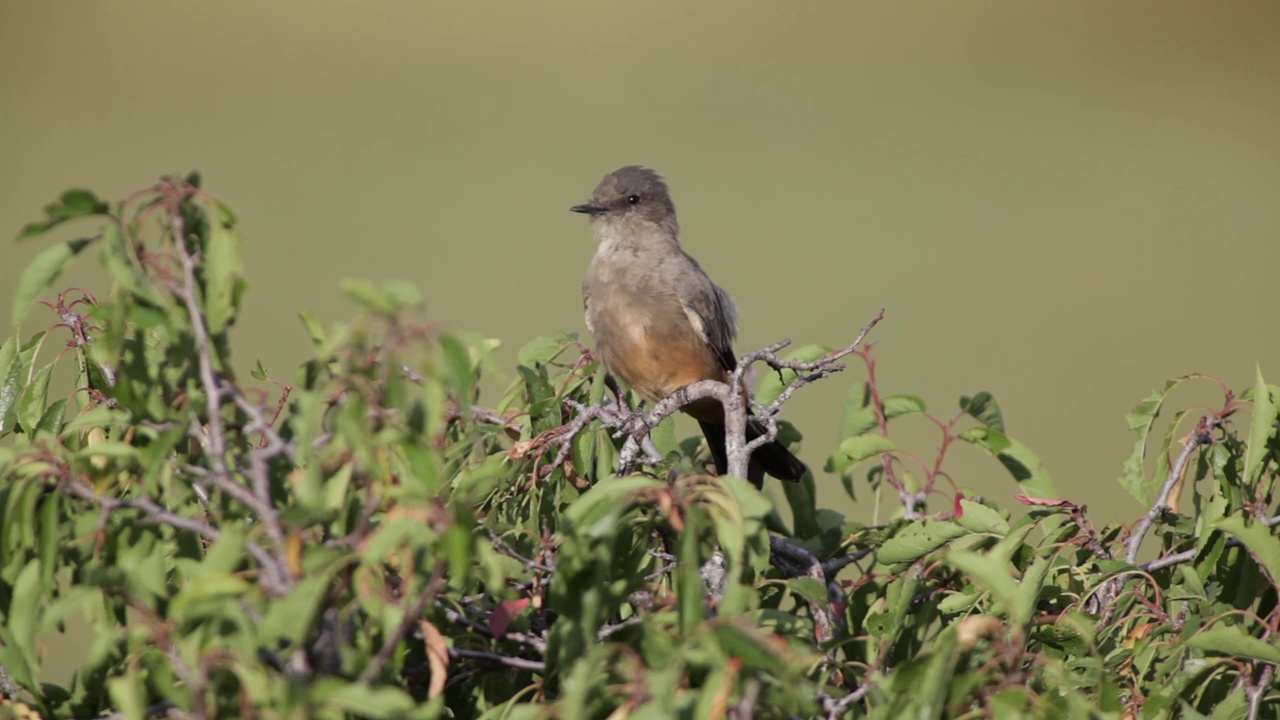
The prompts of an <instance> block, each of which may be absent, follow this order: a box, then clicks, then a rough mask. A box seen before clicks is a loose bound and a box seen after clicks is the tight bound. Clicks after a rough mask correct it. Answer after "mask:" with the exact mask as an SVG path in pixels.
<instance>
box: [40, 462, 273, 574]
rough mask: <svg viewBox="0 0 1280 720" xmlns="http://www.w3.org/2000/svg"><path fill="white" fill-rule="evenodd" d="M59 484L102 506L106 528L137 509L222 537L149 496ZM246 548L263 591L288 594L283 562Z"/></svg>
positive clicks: (153, 521) (157, 521) (150, 519)
mask: <svg viewBox="0 0 1280 720" xmlns="http://www.w3.org/2000/svg"><path fill="white" fill-rule="evenodd" d="M58 486H59V487H60V488H62V490H63V492H65V493H67V494H68V495H71V496H72V497H76V498H80V499H81V500H87V501H89V502H92V503H94V504H96V505H98V506H99V507H101V508H102V511H103V513H104V517H103V522H102V526H103V527H105V525H106V519H107V517H109V516H110V515H111V514H112V513H115V512H118V511H120V510H137V511H139V512H141V513H142V514H143V518H142V520H141V522H142V523H143V524H145V525H168V526H169V527H171V528H173V529H175V530H182V531H185V532H189V533H193V534H195V535H198V536H200V537H201V538H204V539H205V540H208V541H209V542H211V543H212V542H216V541H217V540H218V538H219V537H220V533H219V532H218V530H217V528H215V527H213V526H212V525H210V524H209V523H206V522H203V521H201V520H197V519H195V518H190V517H187V516H185V515H179V514H177V513H175V512H172V511H170V510H167V509H165V508H164V507H162V506H161V505H160V504H159V503H157V502H156V501H155V500H152V499H151V498H148V497H139V498H132V499H124V498H109V497H101V496H99V495H95V494H94V493H93V490H91V489H90V488H89V487H88V486H87V485H85V484H82V483H80V482H77V481H75V480H70V479H68V480H64V481H63V482H61V483H59V484H58ZM245 549H246V551H247V552H248V553H249V555H250V556H252V557H253V559H254V560H255V561H256V562H257V563H258V566H259V567H260V568H261V569H262V574H261V580H260V582H261V584H262V587H263V590H264V591H266V592H267V594H269V595H276V596H279V595H284V594H285V593H287V592H288V591H289V588H290V587H292V584H293V583H292V580H291V579H290V577H289V574H288V572H286V571H285V569H284V566H283V565H282V564H281V563H280V561H279V560H278V559H277V558H276V557H275V556H274V555H272V554H271V553H269V552H267V550H266V548H264V547H262V546H261V545H259V544H257V543H255V542H252V541H249V542H247V543H246V544H245Z"/></svg>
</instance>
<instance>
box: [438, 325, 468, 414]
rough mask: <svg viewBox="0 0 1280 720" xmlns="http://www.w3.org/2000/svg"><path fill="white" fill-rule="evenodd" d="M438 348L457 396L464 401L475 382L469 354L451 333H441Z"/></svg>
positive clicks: (464, 346)
mask: <svg viewBox="0 0 1280 720" xmlns="http://www.w3.org/2000/svg"><path fill="white" fill-rule="evenodd" d="M440 350H441V354H442V355H443V356H444V361H445V366H446V367H447V368H448V369H449V375H450V378H451V379H452V380H453V384H454V387H455V388H456V389H457V392H458V396H459V397H460V398H462V399H463V401H464V402H465V401H467V400H468V399H470V397H471V387H472V386H473V385H474V384H475V381H476V378H475V373H474V372H473V371H472V369H471V355H470V354H469V353H468V352H467V347H466V345H463V344H462V342H461V341H460V340H458V338H456V337H454V336H453V335H449V334H447V333H442V334H441V335H440Z"/></svg>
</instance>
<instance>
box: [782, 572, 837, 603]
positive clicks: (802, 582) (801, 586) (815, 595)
mask: <svg viewBox="0 0 1280 720" xmlns="http://www.w3.org/2000/svg"><path fill="white" fill-rule="evenodd" d="M786 585H787V589H788V590H790V591H791V592H793V593H795V594H796V595H799V596H800V597H802V598H804V599H805V600H808V601H809V602H811V603H816V604H818V605H824V606H825V605H827V604H828V603H830V602H831V598H830V597H828V596H827V589H826V588H825V587H823V586H822V583H820V582H818V581H817V579H815V578H811V577H799V578H791V579H790V580H787V581H786Z"/></svg>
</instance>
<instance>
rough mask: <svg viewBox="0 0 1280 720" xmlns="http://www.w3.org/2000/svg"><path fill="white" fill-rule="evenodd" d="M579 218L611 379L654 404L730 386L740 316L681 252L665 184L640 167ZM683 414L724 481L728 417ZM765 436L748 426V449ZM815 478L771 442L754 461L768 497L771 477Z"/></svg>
mask: <svg viewBox="0 0 1280 720" xmlns="http://www.w3.org/2000/svg"><path fill="white" fill-rule="evenodd" d="M570 210H572V211H573V212H576V213H583V214H585V215H588V216H589V217H590V219H591V226H592V230H593V232H594V234H595V237H596V240H597V246H596V253H595V256H594V257H592V259H591V263H590V265H589V266H588V267H587V274H586V279H585V280H584V281H583V283H582V304H583V311H584V315H585V318H586V324H587V329H588V330H590V331H591V334H592V335H593V336H594V338H595V341H596V352H597V355H598V357H599V359H600V361H601V362H602V364H603V365H604V368H605V370H606V371H608V373H609V374H611V375H613V376H614V377H617V378H620V379H621V380H623V381H625V382H626V383H627V384H628V385H629V386H631V388H632V389H634V390H635V391H636V392H637V393H639V394H640V396H641V397H643V398H644V399H645V400H647V401H649V402H651V403H656V402H658V401H660V400H662V399H663V398H665V397H667V396H668V395H670V394H672V393H674V392H675V391H676V390H679V389H680V388H682V387H684V386H687V385H691V384H693V383H696V382H699V381H701V380H718V381H720V382H729V380H730V374H731V373H732V372H733V370H734V368H735V367H736V366H737V356H736V355H734V352H733V341H734V340H735V338H736V336H737V331H738V311H737V308H736V307H735V306H734V303H733V298H731V297H730V296H729V293H728V292H726V291H725V290H724V288H722V287H720V286H719V285H716V284H715V283H714V282H712V280H711V278H710V277H709V276H708V275H707V273H706V271H705V270H703V269H702V266H701V265H699V264H698V261H697V260H695V259H694V258H693V256H691V255H689V254H688V253H687V252H685V251H684V249H683V248H682V247H681V246H680V224H679V222H678V221H677V219H676V207H675V203H674V202H673V201H672V199H671V192H670V190H669V188H668V187H667V183H666V181H665V180H664V179H663V178H662V176H661V175H659V174H658V173H657V172H655V171H654V170H651V169H649V168H646V167H641V166H639V165H628V166H625V167H622V168H619V169H618V170H615V171H613V172H611V173H609V174H608V175H605V176H604V179H603V180H601V181H600V183H599V184H598V185H597V186H596V188H595V191H594V192H593V193H592V194H591V200H590V201H588V202H585V203H582V204H580V205H574V206H573V207H571V208H570ZM681 409H682V410H683V411H684V412H685V413H687V414H689V415H690V416H692V417H693V418H694V419H695V420H697V421H698V425H699V426H700V427H701V428H702V433H703V435H704V436H705V437H706V439H707V445H708V446H709V447H710V449H711V455H712V458H713V459H714V461H715V467H716V472H717V474H719V475H724V474H725V473H726V472H728V464H729V463H728V454H727V452H726V448H725V424H724V407H723V406H722V405H721V404H720V402H719V401H718V400H716V399H715V398H704V399H701V400H695V401H693V402H691V403H689V404H688V405H686V406H684V407H683V408H681ZM764 432H765V430H764V426H763V424H762V423H761V422H760V421H759V420H758V419H756V418H754V417H751V418H748V422H747V441H748V442H750V441H751V440H754V439H756V438H758V437H760V436H761V435H762V434H764ZM807 470H808V469H807V468H806V467H805V464H804V463H803V462H801V461H800V459H799V458H797V457H796V456H795V455H794V454H792V453H791V451H790V450H788V449H787V448H786V446H784V445H783V444H782V443H780V442H778V441H777V440H772V441H770V442H769V443H767V444H765V445H762V446H760V447H759V448H756V450H755V451H754V452H753V453H752V456H751V459H750V463H749V466H748V470H747V478H746V479H747V480H748V481H750V482H751V483H752V484H753V485H755V486H756V488H762V487H763V484H764V476H765V475H766V474H768V475H771V476H773V477H775V478H778V479H779V480H784V481H787V482H799V481H800V480H801V479H803V478H804V476H805V473H806V472H807Z"/></svg>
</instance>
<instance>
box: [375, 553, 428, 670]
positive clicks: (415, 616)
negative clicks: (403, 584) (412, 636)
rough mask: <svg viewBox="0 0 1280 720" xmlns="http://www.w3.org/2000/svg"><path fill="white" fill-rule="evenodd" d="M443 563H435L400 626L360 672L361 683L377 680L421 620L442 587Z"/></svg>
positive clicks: (385, 639) (383, 641)
mask: <svg viewBox="0 0 1280 720" xmlns="http://www.w3.org/2000/svg"><path fill="white" fill-rule="evenodd" d="M444 569H445V563H444V561H440V562H437V563H436V569H435V570H434V571H432V573H431V577H430V579H428V580H427V584H426V585H425V586H424V587H423V588H422V592H420V593H418V597H417V598H415V599H414V601H413V603H412V604H410V605H409V607H407V608H405V611H404V617H402V618H400V624H398V625H396V629H395V630H394V631H393V632H392V633H391V634H390V635H388V636H387V637H385V638H383V640H382V647H380V648H378V653H377V654H376V655H374V656H373V658H372V659H370V660H369V664H368V665H366V666H365V668H364V670H363V671H361V672H360V677H359V678H357V679H358V680H359V681H360V682H362V683H371V682H373V681H374V680H375V679H377V677H378V675H380V674H381V673H382V669H383V668H384V667H386V666H387V663H388V662H390V661H391V656H392V655H393V654H395V651H396V647H398V646H399V645H400V641H401V640H404V639H405V638H406V637H408V636H409V633H410V632H411V631H412V630H413V627H414V626H415V625H417V624H418V621H419V620H421V619H422V613H423V612H424V611H425V610H426V609H427V603H430V602H431V600H432V598H434V597H435V596H436V593H437V592H439V591H440V588H441V587H443V586H444Z"/></svg>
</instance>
